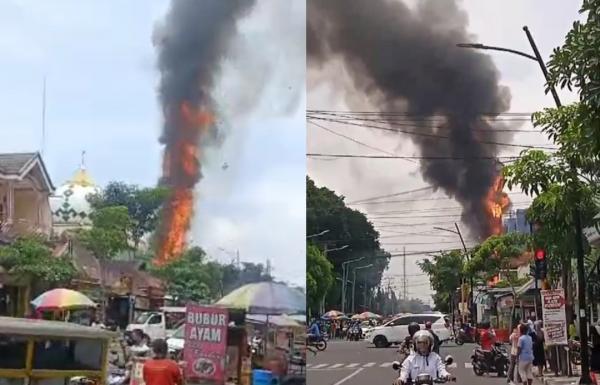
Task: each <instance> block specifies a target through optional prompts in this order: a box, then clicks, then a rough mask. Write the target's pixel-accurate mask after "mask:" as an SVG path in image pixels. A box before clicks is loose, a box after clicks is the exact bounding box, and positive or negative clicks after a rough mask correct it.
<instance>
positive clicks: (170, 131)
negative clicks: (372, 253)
mask: <svg viewBox="0 0 600 385" xmlns="http://www.w3.org/2000/svg"><path fill="white" fill-rule="evenodd" d="M253 5H254V0H228V1H222V0H202V1H197V0H173V1H172V3H171V7H170V9H169V12H168V14H167V16H166V19H165V22H164V24H163V25H161V26H160V27H157V29H156V30H155V36H154V42H155V45H156V46H157V49H158V69H159V71H160V75H161V79H160V85H159V99H160V103H161V106H162V109H163V116H164V125H163V130H162V135H161V137H160V142H161V143H162V144H164V145H165V155H164V165H163V178H162V181H161V182H162V183H163V184H164V185H166V186H168V187H170V188H171V191H172V193H171V197H170V199H169V201H168V202H167V204H166V205H165V208H164V213H163V214H164V215H163V221H162V228H161V231H160V234H159V243H160V245H159V249H160V251H159V256H158V260H159V262H164V261H165V259H170V258H173V257H175V256H176V255H177V254H178V253H180V252H181V251H182V250H183V247H184V242H185V237H186V233H187V230H188V229H189V226H190V221H191V218H192V210H193V188H194V186H195V185H196V184H197V183H198V181H199V180H200V178H201V177H202V173H201V164H200V163H201V158H202V149H203V148H204V147H206V146H207V145H211V144H215V143H217V140H218V139H219V138H220V135H219V132H218V129H217V128H218V125H217V124H216V123H217V122H216V119H215V115H216V111H215V109H216V104H215V101H214V98H213V96H212V92H213V91H214V87H215V82H216V79H217V77H218V75H219V73H220V69H221V63H222V61H223V59H224V58H225V56H226V55H227V52H228V49H229V45H230V42H231V41H232V39H233V38H234V37H235V35H236V33H237V21H238V20H239V19H240V18H242V17H243V16H245V15H246V14H247V13H248V12H249V11H250V10H251V9H252V7H253Z"/></svg>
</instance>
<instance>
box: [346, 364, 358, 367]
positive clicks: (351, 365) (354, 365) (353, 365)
mask: <svg viewBox="0 0 600 385" xmlns="http://www.w3.org/2000/svg"><path fill="white" fill-rule="evenodd" d="M358 365H360V364H348V365H346V367H347V368H356V367H357V366H358Z"/></svg>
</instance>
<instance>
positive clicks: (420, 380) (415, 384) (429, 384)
mask: <svg viewBox="0 0 600 385" xmlns="http://www.w3.org/2000/svg"><path fill="white" fill-rule="evenodd" d="M453 362H454V358H452V356H446V358H444V364H446V366H450V365H452V363H453ZM392 369H394V370H395V371H397V372H398V376H400V370H401V369H402V364H401V363H400V362H399V361H394V362H393V363H392ZM447 381H448V380H446V379H444V378H433V377H431V376H430V375H429V374H426V373H422V374H419V375H418V376H417V378H414V379H411V378H409V379H408V381H406V382H405V383H404V385H433V384H443V383H445V382H447ZM450 381H456V377H452V378H450ZM394 383H396V382H394Z"/></svg>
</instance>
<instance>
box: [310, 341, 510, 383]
mask: <svg viewBox="0 0 600 385" xmlns="http://www.w3.org/2000/svg"><path fill="white" fill-rule="evenodd" d="M474 347H475V345H474V344H465V345H463V346H457V345H455V344H454V343H448V344H447V345H446V344H444V345H442V348H441V351H440V354H441V356H442V357H445V356H446V355H448V354H450V355H452V357H453V358H454V363H453V364H452V365H451V366H450V367H449V371H450V372H451V373H452V374H453V375H454V376H455V377H456V378H457V380H456V383H455V384H456V385H462V384H468V385H501V384H502V385H504V384H506V377H504V378H497V377H496V375H495V374H490V375H489V376H486V375H484V376H483V377H477V376H475V374H474V373H473V369H472V368H471V359H470V357H471V353H472V351H473V348H474ZM396 351H397V347H390V348H383V349H377V348H375V347H373V346H372V345H369V344H367V343H366V342H362V341H361V342H349V341H329V346H328V347H327V350H326V351H324V352H319V353H318V354H317V355H316V356H313V355H311V354H310V353H308V354H309V356H308V358H307V360H308V363H307V383H308V384H310V385H385V384H391V383H392V381H394V380H395V379H396V378H397V372H395V371H394V370H393V369H392V362H393V361H394V360H396V359H397V354H396Z"/></svg>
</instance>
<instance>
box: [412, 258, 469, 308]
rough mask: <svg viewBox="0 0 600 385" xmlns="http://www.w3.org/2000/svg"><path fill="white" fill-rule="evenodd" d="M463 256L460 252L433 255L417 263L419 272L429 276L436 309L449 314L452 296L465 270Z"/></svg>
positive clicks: (458, 286)
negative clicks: (433, 291)
mask: <svg viewBox="0 0 600 385" xmlns="http://www.w3.org/2000/svg"><path fill="white" fill-rule="evenodd" d="M464 262H465V255H464V253H463V252H462V251H461V250H453V251H449V252H443V253H441V254H439V255H435V256H434V257H433V258H432V259H429V258H425V259H423V260H422V261H420V262H417V264H418V265H419V267H420V268H421V271H423V272H424V273H425V274H427V275H428V276H429V281H430V283H431V288H432V289H433V290H435V293H436V295H434V296H433V301H434V304H435V307H436V309H438V310H439V311H443V312H450V311H451V309H450V303H451V300H453V294H454V293H456V290H458V288H460V284H461V281H462V279H463V278H464V276H465V274H464V270H465V263H464Z"/></svg>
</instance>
